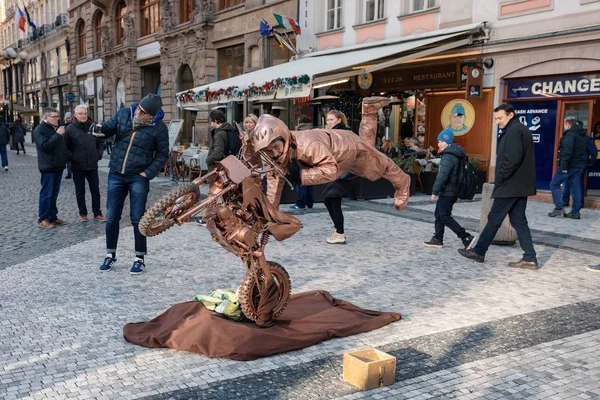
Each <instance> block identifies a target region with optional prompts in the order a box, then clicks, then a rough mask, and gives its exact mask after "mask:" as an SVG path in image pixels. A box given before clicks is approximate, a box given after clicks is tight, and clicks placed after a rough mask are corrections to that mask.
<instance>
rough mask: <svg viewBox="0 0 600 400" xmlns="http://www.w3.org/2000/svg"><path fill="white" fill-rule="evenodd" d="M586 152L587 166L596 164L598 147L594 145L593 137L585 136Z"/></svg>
mask: <svg viewBox="0 0 600 400" xmlns="http://www.w3.org/2000/svg"><path fill="white" fill-rule="evenodd" d="M587 154H588V166H590V167H591V166H593V165H594V164H596V160H597V159H598V148H597V147H596V141H595V140H594V138H593V137H591V136H588V137H587Z"/></svg>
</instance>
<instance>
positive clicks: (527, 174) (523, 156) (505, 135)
mask: <svg viewBox="0 0 600 400" xmlns="http://www.w3.org/2000/svg"><path fill="white" fill-rule="evenodd" d="M536 193H537V192H536V189H535V153H534V149H533V138H532V136H531V132H529V129H527V127H526V126H525V125H523V124H522V123H520V122H519V120H518V119H517V117H513V118H512V119H511V120H510V121H509V122H508V124H507V125H506V127H505V128H504V129H503V132H502V135H501V136H500V138H499V139H498V155H497V156H496V177H495V182H494V191H493V192H492V197H493V198H495V199H498V198H510V197H527V196H534V195H535V194H536Z"/></svg>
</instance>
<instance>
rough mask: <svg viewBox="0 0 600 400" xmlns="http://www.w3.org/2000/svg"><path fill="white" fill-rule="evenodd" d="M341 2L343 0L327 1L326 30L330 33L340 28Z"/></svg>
mask: <svg viewBox="0 0 600 400" xmlns="http://www.w3.org/2000/svg"><path fill="white" fill-rule="evenodd" d="M342 2H343V0H327V10H326V18H327V25H326V30H328V31H330V30H332V29H338V28H341V27H342Z"/></svg>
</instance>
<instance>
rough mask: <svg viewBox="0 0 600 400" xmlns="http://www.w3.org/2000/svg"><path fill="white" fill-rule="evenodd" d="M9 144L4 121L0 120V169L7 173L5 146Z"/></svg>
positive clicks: (8, 135) (7, 131)
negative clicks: (0, 163) (0, 162)
mask: <svg viewBox="0 0 600 400" xmlns="http://www.w3.org/2000/svg"><path fill="white" fill-rule="evenodd" d="M9 142H10V131H9V130H8V128H7V127H6V125H4V119H2V118H0V158H2V168H4V171H8V155H7V154H6V145H7V144H8V143H9Z"/></svg>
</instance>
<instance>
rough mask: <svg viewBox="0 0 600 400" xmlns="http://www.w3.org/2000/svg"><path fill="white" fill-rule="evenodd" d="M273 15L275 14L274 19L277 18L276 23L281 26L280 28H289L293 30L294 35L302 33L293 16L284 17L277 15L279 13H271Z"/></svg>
mask: <svg viewBox="0 0 600 400" xmlns="http://www.w3.org/2000/svg"><path fill="white" fill-rule="evenodd" d="M273 15H274V16H275V19H276V20H277V24H278V25H279V26H281V27H282V28H285V29H291V30H293V31H294V33H295V34H296V35H300V34H301V33H302V30H301V29H300V26H299V25H298V22H296V21H295V20H294V19H293V18H290V17H285V16H283V15H279V14H273Z"/></svg>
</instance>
